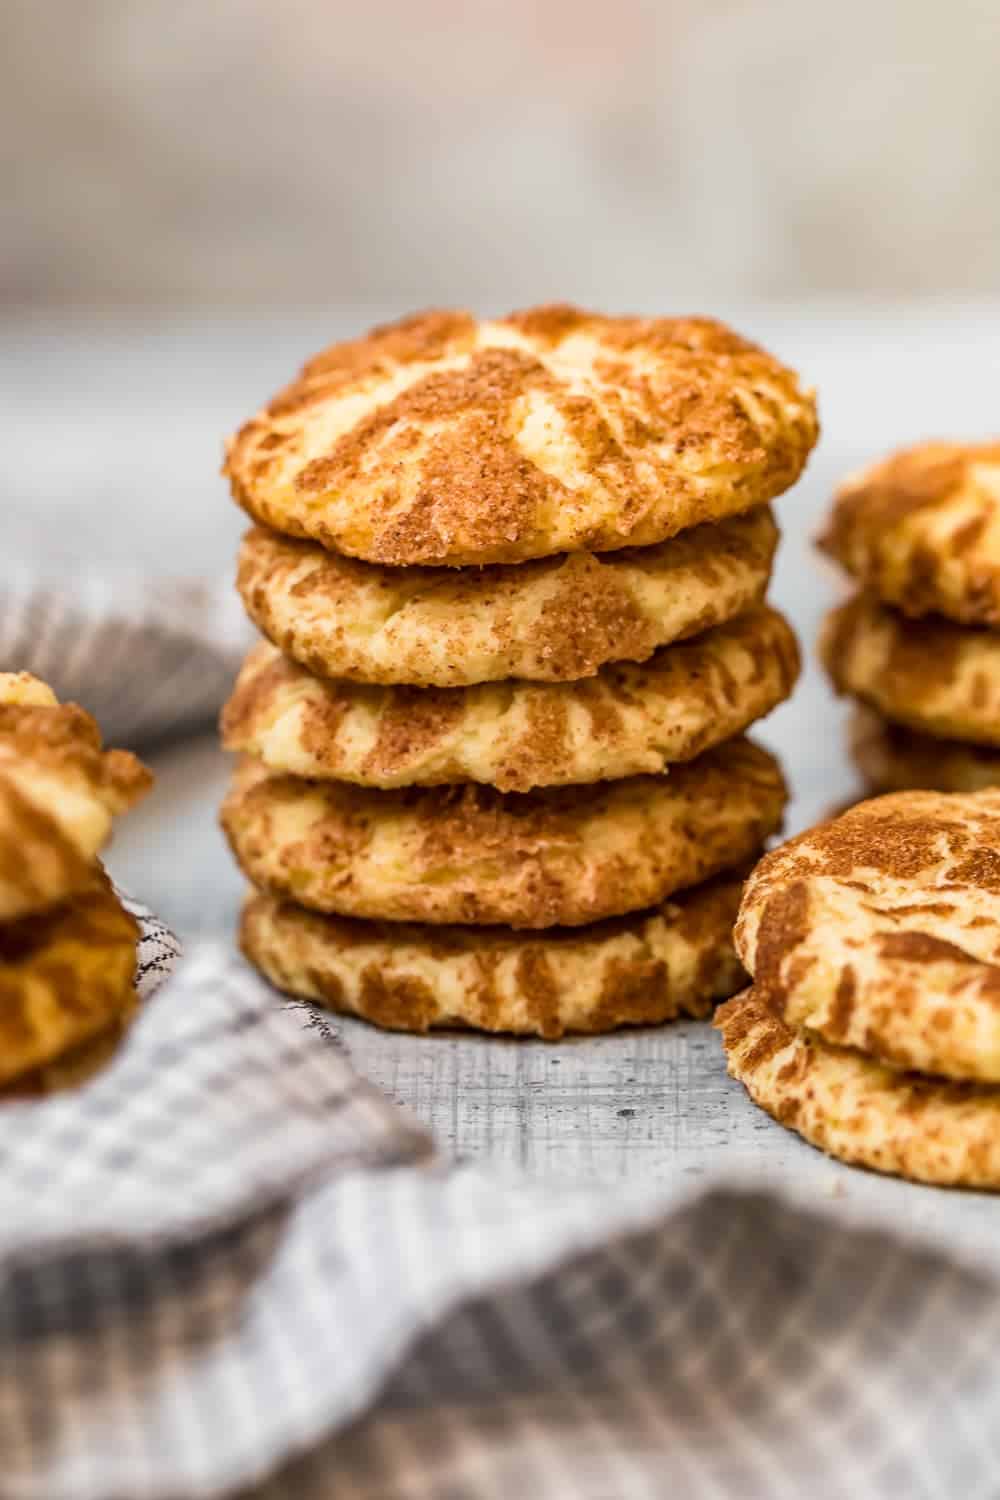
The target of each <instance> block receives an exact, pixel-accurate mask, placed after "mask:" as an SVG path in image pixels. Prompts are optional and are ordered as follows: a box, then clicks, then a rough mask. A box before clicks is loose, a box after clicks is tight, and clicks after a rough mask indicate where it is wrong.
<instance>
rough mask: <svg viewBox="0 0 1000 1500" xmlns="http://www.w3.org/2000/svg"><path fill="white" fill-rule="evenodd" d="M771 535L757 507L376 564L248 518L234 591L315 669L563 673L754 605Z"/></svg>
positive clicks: (459, 677)
mask: <svg viewBox="0 0 1000 1500" xmlns="http://www.w3.org/2000/svg"><path fill="white" fill-rule="evenodd" d="M777 542H778V528H777V526H776V525H775V523H774V519H773V517H772V516H771V512H770V511H769V510H768V509H767V507H762V508H759V509H757V510H754V511H750V512H749V513H748V514H747V515H745V516H733V517H731V518H730V519H729V520H728V521H722V522H720V523H719V525H717V526H698V527H695V528H693V529H692V530H691V531H687V532H683V533H682V534H681V535H680V536H678V537H674V538H673V540H671V541H669V542H664V543H662V544H661V545H660V546H658V547H636V548H628V549H625V550H623V551H621V552H609V553H606V554H604V555H603V556H597V555H595V554H594V553H592V552H574V553H570V554H568V555H563V556H559V557H552V558H543V559H541V560H539V561H536V562H528V563H519V564H517V565H516V566H514V567H502V566H498V567H490V568H481V569H480V568H461V569H455V568H381V567H377V566H375V565H374V564H372V563H363V562H358V561H357V560H356V559H354V558H350V557H340V556H338V555H337V554H336V553H333V552H327V551H325V550H324V549H323V548H322V547H319V546H317V545H316V543H315V542H302V541H292V540H290V539H289V538H287V537H282V536H278V535H277V533H276V532H273V531H267V530H265V529H264V528H262V527H256V528H254V530H252V531H250V532H248V534H247V535H246V537H245V538H244V540H243V545H242V548H241V550H240V560H239V570H238V574H237V588H238V589H239V591H240V594H241V596H242V598H243V603H244V605H245V607H246V610H247V613H248V614H249V615H250V618H251V619H252V620H253V621H254V623H255V624H256V625H257V626H258V628H259V629H260V630H261V631H262V633H263V634H264V635H266V636H267V637H268V638H269V639H270V640H272V641H273V642H274V644H275V645H276V646H280V648H281V650H282V651H284V652H285V654H286V655H287V656H291V657H293V658H294V659H295V660H296V661H299V662H301V663H302V665H303V666H305V667H307V668H308V669H309V671H311V672H313V673H314V674H315V675H317V676H320V677H336V678H348V679H350V680H352V681H355V682H371V683H384V684H393V683H405V684H408V685H409V686H411V687H466V686H471V685H472V684H474V683H477V682H497V681H506V680H507V679H509V678H518V679H522V680H527V681H535V682H565V681H575V680H577V679H579V678H581V677H592V676H593V675H594V674H595V672H597V671H598V670H599V669H600V667H602V666H603V665H604V664H605V663H606V662H609V661H645V660H646V658H647V657H649V656H651V655H652V654H653V652H654V651H655V650H656V649H657V648H658V647H660V646H665V645H668V644H670V643H671V642H672V641H676V640H681V639H684V638H686V637H688V636H692V635H697V634H698V633H699V632H701V631H703V630H707V629H709V628H710V627H711V626H713V625H719V624H721V623H723V622H724V621H725V620H728V619H731V618H733V617H734V616H735V615H739V614H742V613H743V612H744V610H747V609H750V608H752V607H753V606H754V605H756V604H759V603H761V602H762V600H763V598H764V593H765V591H766V589H767V584H768V581H769V579H770V576H771V565H772V563H773V560H774V553H775V548H776V546H777Z"/></svg>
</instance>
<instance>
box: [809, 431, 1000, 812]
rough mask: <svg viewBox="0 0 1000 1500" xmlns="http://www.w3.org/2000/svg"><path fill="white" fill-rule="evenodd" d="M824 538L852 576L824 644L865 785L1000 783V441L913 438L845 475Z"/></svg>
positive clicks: (961, 788) (972, 786)
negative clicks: (852, 707) (854, 584)
mask: <svg viewBox="0 0 1000 1500" xmlns="http://www.w3.org/2000/svg"><path fill="white" fill-rule="evenodd" d="M822 545H823V546H824V548H825V549H826V551H827V552H829V553H830V554H831V555H832V556H833V557H835V558H836V559H837V561H838V562H840V563H841V564H842V565H843V566H844V567H845V568H846V569H847V571H848V572H849V573H850V574H851V575H852V576H853V577H854V578H855V579H857V581H858V584H859V585H860V589H859V592H858V593H857V594H855V596H854V597H853V598H852V599H850V600H849V601H848V602H847V603H846V604H844V605H842V606H841V607H840V608H839V609H837V610H835V611H834V612H833V614H832V615H831V616H830V617H829V619H828V621H827V623H826V627H825V630H824V634H823V639H822V642H821V652H822V655H823V659H824V661H825V663H826V666H827V669H828V671H829V672H830V675H831V677H832V679H833V681H834V684H835V686H836V687H837V689H838V690H839V691H840V692H843V693H849V694H851V695H852V696H853V697H854V698H856V699H857V700H858V703H859V707H858V709H857V711H856V714H855V717H854V720H853V723H852V749H853V754H854V758H855V760H856V762H857V764H858V766H859V768H860V769H861V771H862V773H863V774H864V776H865V778H866V780H867V782H868V783H869V785H870V787H871V789H872V790H873V791H895V790H902V789H905V788H907V787H930V788H933V789H935V790H939V791H955V792H971V791H976V790H977V789H980V788H982V787H991V786H998V785H1000V443H996V442H994V443H981V444H958V443H924V444H922V445H921V446H919V447H916V448H910V449H907V450H905V451H904V452H901V453H897V454H895V455H894V456H893V457H891V458H889V459H887V460H885V461H883V462H882V463H879V464H876V465H875V466H874V467H872V468H870V469H868V470H866V471H865V472H864V473H862V474H860V475H858V476H856V477H855V478H854V479H852V480H850V481H849V482H848V483H847V484H846V485H845V486H844V487H843V488H842V490H841V491H840V493H839V494H838V496H837V500H836V504H835V507H834V511H833V516H832V519H831V523H830V526H829V529H828V531H827V533H826V535H825V537H824V538H823V541H822Z"/></svg>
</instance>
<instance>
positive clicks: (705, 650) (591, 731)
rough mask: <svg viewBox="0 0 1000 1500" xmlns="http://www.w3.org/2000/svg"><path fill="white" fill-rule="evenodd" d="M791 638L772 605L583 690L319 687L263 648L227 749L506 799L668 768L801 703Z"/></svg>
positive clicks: (381, 783)
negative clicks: (469, 787) (795, 693)
mask: <svg viewBox="0 0 1000 1500" xmlns="http://www.w3.org/2000/svg"><path fill="white" fill-rule="evenodd" d="M798 671H799V658H798V649H797V646H796V642H795V636H794V635H793V633H792V630H791V627H790V626H789V625H788V624H787V623H786V621H785V620H784V619H783V618H782V616H781V615H779V614H777V613H776V612H775V611H774V610H771V609H767V608H761V609H757V610H753V611H751V613H749V614H747V615H743V616H742V617H741V618H740V619H738V620H732V621H730V622H729V624H727V625H720V626H719V627H718V628H717V629H716V630H712V631H708V632H707V633H706V634H705V635H702V636H699V637H698V638H697V639H696V640H694V641H689V642H687V643H686V644H684V645H677V646H670V647H667V648H666V649H665V650H663V651H660V652H658V653H657V655H656V656H654V657H653V658H652V659H651V660H650V661H649V662H647V663H646V664H645V665H643V666H637V665H633V664H631V663H629V664H624V665H622V664H617V665H613V666H609V667H605V668H604V669H603V671H601V672H600V673H598V675H597V676H596V677H594V678H588V679H586V680H584V681H582V682H570V683H530V682H506V683H481V684H479V685H478V686H476V687H470V688H403V687H385V688H383V687H370V686H367V685H359V684H357V683H349V682H331V681H329V680H327V679H321V678H317V677H313V676H311V675H310V674H309V673H308V672H307V671H306V670H305V669H304V668H303V667H300V666H298V665H297V664H296V663H295V662H292V661H289V660H288V658H287V657H284V656H282V654H281V652H280V651H278V650H277V648H276V647H274V646H271V645H269V644H266V643H264V644H262V645H260V646H258V647H256V648H255V650H253V651H252V652H251V653H250V655H249V656H248V658H247V660H246V662H245V664H244V666H243V670H242V671H241V673H240V676H239V678H238V680H237V683H236V688H235V691H234V693H233V695H232V697H231V698H230V700H229V702H228V704H227V705H226V707H225V709H224V710H223V714H222V738H223V744H224V746H225V748H226V749H227V750H237V751H242V752H244V753H246V754H249V755H253V756H256V757H257V758H258V759H260V760H261V761H263V762H264V764H265V765H266V766H268V767H269V769H271V770H273V771H285V772H288V773H289V774H290V775H293V776H303V777H307V778H316V779H319V780H325V779H333V780H337V781H350V782H353V783H356V784H357V785H361V786H375V787H384V788H391V787H399V786H413V785H419V786H440V785H448V784H453V785H454V784H457V783H459V782H463V781H476V782H482V783H484V784H485V785H487V786H495V787H497V788H498V789H499V790H500V791H502V792H511V791H515V792H524V791H531V790H532V788H534V787H539V786H563V785H572V784H574V783H590V782H594V781H613V780H619V779H622V778H624V777H626V776H636V775H640V774H643V773H656V772H659V771H663V770H664V769H665V768H666V767H667V766H668V765H669V764H671V763H673V762H678V761H686V760H691V759H693V757H694V756H696V755H699V754H700V753H701V752H702V751H703V750H707V749H709V748H710V747H711V746H712V745H717V744H719V743H721V741H723V740H727V739H731V738H732V737H733V736H734V735H737V734H740V733H742V731H743V730H744V729H746V728H747V726H748V725H749V724H751V723H753V722H754V721H755V720H756V719H759V718H761V717H763V715H764V714H766V713H769V712H770V711H771V709H772V708H774V707H775V706H776V705H777V704H778V703H780V702H782V701H783V699H785V698H787V697H788V695H789V693H790V692H791V690H792V687H793V685H794V683H795V680H796V678H797V676H798Z"/></svg>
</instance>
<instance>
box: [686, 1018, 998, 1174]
mask: <svg viewBox="0 0 1000 1500" xmlns="http://www.w3.org/2000/svg"><path fill="white" fill-rule="evenodd" d="M715 1025H716V1026H717V1027H718V1028H719V1030H720V1031H721V1032H722V1042H723V1046H724V1047H725V1051H726V1061H727V1065H728V1068H729V1072H730V1073H731V1075H732V1076H733V1077H734V1078H738V1079H739V1081H740V1082H741V1083H742V1084H743V1085H744V1087H745V1088H746V1090H747V1093H748V1094H749V1095H750V1097H751V1099H753V1101H754V1103H755V1104H758V1105H759V1106H760V1108H761V1109H764V1110H766V1111H767V1113H768V1114H769V1115H771V1116H773V1118H774V1119H775V1120H777V1121H778V1122H779V1123H780V1124H782V1125H784V1126H786V1127H787V1128H788V1129H789V1130H795V1131H797V1132H798V1134H799V1135H801V1136H802V1137H804V1139H805V1140H807V1141H809V1142H811V1144H812V1145H814V1146H818V1147H819V1149H820V1150H821V1151H825V1152H826V1153H827V1154H828V1155H829V1156H835V1157H838V1158H839V1159H840V1160H841V1161H846V1162H851V1163H853V1164H854V1165H855V1166H860V1167H869V1168H871V1170H872V1171H875V1172H888V1173H891V1174H893V1175H895V1176H900V1177H908V1178H911V1179H913V1180H914V1181H916V1182H932V1183H937V1184H939V1185H940V1186H942V1187H970V1188H998V1187H1000V1089H996V1088H994V1087H991V1086H990V1085H988V1084H976V1083H954V1082H949V1081H947V1080H945V1079H938V1078H922V1077H920V1076H919V1075H917V1074H914V1073H904V1072H900V1071H899V1070H898V1069H897V1068H889V1067H885V1066H883V1065H880V1064H879V1063H877V1062H872V1061H871V1059H869V1058H867V1057H864V1056H862V1055H861V1054H860V1053H859V1052H852V1051H850V1050H849V1049H848V1048H846V1047H837V1046H833V1045H831V1044H830V1043H828V1042H824V1041H823V1040H821V1038H819V1037H816V1036H810V1035H808V1034H806V1033H804V1032H801V1031H796V1030H795V1029H794V1028H793V1027H791V1026H788V1025H787V1024H786V1023H785V1022H784V1021H783V1020H781V1019H780V1017H779V1016H777V1015H776V1014H775V1013H774V1011H773V1010H771V1009H770V1008H769V1007H768V1005H767V1004H765V1002H764V1001H763V1000H761V998H760V997H759V996H758V995H757V994H755V992H754V990H753V989H750V990H747V991H746V992H745V993H744V994H742V995H737V996H736V998H735V999H733V1000H729V1001H727V1002H726V1004H725V1005H723V1006H721V1007H720V1008H719V1010H717V1011H716V1014H715Z"/></svg>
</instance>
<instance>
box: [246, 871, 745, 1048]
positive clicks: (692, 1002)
mask: <svg viewBox="0 0 1000 1500" xmlns="http://www.w3.org/2000/svg"><path fill="white" fill-rule="evenodd" d="M741 885H742V882H741V881H740V880H739V879H738V878H737V879H734V878H733V877H732V876H720V877H718V878H717V879H716V880H712V881H708V882H707V883H705V884H704V885H699V886H695V888H694V889H693V890H690V891H684V892H682V893H680V894H679V895H677V896H675V897H673V898H672V899H671V900H670V901H667V902H664V904H663V905H662V906H661V907H659V908H657V909H656V910H654V911H652V912H643V913H641V914H640V915H638V916H634V917H617V918H613V919H612V920H610V921H607V922H600V923H598V924H596V925H595V926H592V927H576V928H563V929H558V928H557V929H553V930H552V931H551V932H545V933H540V934H539V935H537V936H534V935H531V934H526V933H515V932H511V931H510V930H509V929H507V928H502V927H500V928H497V927H474V928H469V927H429V926H411V925H408V924H405V923H386V922H358V921H352V920H351V919H349V918H345V917H330V916H321V915H320V914H319V913H318V912H309V911H306V910H304V908H302V907H300V906H295V905H293V903H292V902H290V901H281V900H278V899H276V898H274V897H272V896H263V895H259V894H254V895H252V896H251V897H250V899H249V900H248V902H247V904H246V906H245V908H244V911H243V921H242V925H241V929H240V944H241V946H242V949H243V952H244V953H245V954H246V956H247V958H249V959H250V961H251V963H253V964H256V965H257V967H258V968H259V969H261V970H262V972H263V973H264V974H265V975H266V976H267V978H268V979H270V980H271V982H272V983H273V984H275V985H277V987H278V988H279V989H282V990H286V991H288V992H289V993H290V994H293V995H301V996H303V997H304V998H306V999H309V1000H317V1001H319V1003H320V1004H321V1005H326V1006H329V1008H330V1009H331V1010H335V1011H341V1012H343V1013H344V1014H347V1015H354V1016H361V1017H363V1018H364V1019H365V1020H366V1021H373V1022H374V1023H375V1024H376V1025H377V1026H385V1027H388V1028H389V1029H391V1030H394V1031H419V1032H423V1031H429V1030H430V1029H431V1028H432V1027H439V1026H452V1027H454V1026H461V1027H472V1028H474V1029H476V1030H479V1031H493V1032H514V1033H517V1034H520V1035H526V1036H541V1037H545V1038H546V1039H547V1040H549V1041H552V1040H554V1039H556V1038H558V1037H561V1036H563V1035H564V1033H566V1032H591V1033H593V1032H604V1031H614V1030H615V1029H616V1028H618V1027H620V1026H652V1025H658V1024H660V1023H661V1022H663V1021H672V1020H674V1019H676V1017H678V1016H681V1015H685V1016H696V1017H700V1016H705V1015H707V1014H708V1013H709V1011H710V1010H711V1007H712V1003H713V1002H714V1001H715V1000H720V999H723V998H725V996H727V995H731V994H732V993H733V992H734V990H737V989H738V988H739V987H740V985H741V984H743V983H744V982H745V974H744V971H743V969H742V967H741V966H740V964H739V962H738V960H737V958H736V955H735V953H734V952H733V943H732V932H733V922H734V920H735V918H736V909H737V907H738V906H739V899H740V889H741Z"/></svg>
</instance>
